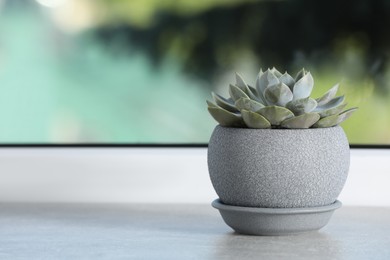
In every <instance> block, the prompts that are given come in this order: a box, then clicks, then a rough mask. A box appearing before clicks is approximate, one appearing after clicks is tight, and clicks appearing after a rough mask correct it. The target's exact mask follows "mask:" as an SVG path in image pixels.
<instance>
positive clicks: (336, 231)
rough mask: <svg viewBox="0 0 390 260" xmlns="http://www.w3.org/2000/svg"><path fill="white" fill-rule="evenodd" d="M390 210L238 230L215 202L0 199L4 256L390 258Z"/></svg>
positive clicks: (343, 212)
mask: <svg viewBox="0 0 390 260" xmlns="http://www.w3.org/2000/svg"><path fill="white" fill-rule="evenodd" d="M389 234H390V208H374V207H371V208H370V207H366V208H358V207H353V208H350V207H343V208H341V209H339V210H337V211H336V212H335V213H334V216H333V217H332V219H331V220H330V222H329V224H328V225H327V226H326V227H324V228H323V229H321V230H320V231H318V232H310V233H306V234H301V235H297V236H283V237H257V236H245V235H238V234H236V233H234V232H233V231H232V230H231V229H230V228H229V227H228V226H227V225H226V224H225V223H223V221H222V219H221V216H220V215H219V213H218V211H217V210H216V209H214V208H212V207H211V206H210V205H191V204H190V205H169V204H168V205H147V204H142V205H126V204H122V205H121V204H116V205H112V204H106V205H101V204H4V203H3V204H0V259H2V260H8V259H11V260H15V259H29V260H31V259H146V260H148V259H159V260H160V259H169V260H175V259H180V260H182V259H196V260H198V259H206V260H207V259H234V260H237V259H240V260H241V259H288V260H291V259H310V260H313V259H316V260H317V259H348V260H349V259H351V260H359V259H365V260H366V259H370V260H376V259H390V246H389V245H390V236H389Z"/></svg>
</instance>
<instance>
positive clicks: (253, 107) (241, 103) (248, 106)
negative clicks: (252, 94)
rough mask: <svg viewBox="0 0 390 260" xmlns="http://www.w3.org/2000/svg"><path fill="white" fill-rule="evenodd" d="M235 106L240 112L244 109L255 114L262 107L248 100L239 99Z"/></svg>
mask: <svg viewBox="0 0 390 260" xmlns="http://www.w3.org/2000/svg"><path fill="white" fill-rule="evenodd" d="M235 106H236V107H237V108H238V109H239V110H240V111H242V110H243V109H244V110H248V111H252V112H257V111H259V110H260V109H262V108H263V107H264V105H263V104H261V103H259V102H257V101H255V100H252V99H249V98H240V99H239V100H237V101H236V103H235Z"/></svg>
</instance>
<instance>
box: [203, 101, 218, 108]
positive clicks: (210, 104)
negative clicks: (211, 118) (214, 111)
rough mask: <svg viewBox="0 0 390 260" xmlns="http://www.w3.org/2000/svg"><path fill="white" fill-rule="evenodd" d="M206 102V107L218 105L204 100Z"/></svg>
mask: <svg viewBox="0 0 390 260" xmlns="http://www.w3.org/2000/svg"><path fill="white" fill-rule="evenodd" d="M206 103H207V106H208V107H218V106H217V105H216V104H214V103H213V102H211V101H209V100H206Z"/></svg>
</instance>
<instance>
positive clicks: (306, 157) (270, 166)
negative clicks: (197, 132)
mask: <svg viewBox="0 0 390 260" xmlns="http://www.w3.org/2000/svg"><path fill="white" fill-rule="evenodd" d="M349 160H350V155H349V144H348V140H347V138H346V136H345V133H344V131H343V129H342V128H341V127H339V126H337V127H331V128H316V129H248V128H231V127H222V126H217V127H216V128H215V129H214V132H213V134H212V136H211V139H210V142H209V148H208V167H209V173H210V178H211V181H212V183H213V186H214V189H215V191H216V192H217V194H218V196H219V198H220V199H221V200H222V202H223V203H225V204H229V205H236V206H248V207H270V208H293V207H315V206H324V205H329V204H332V203H333V202H334V201H335V200H336V199H337V197H338V195H339V194H340V192H341V190H342V188H343V186H344V184H345V181H346V178H347V175H348V169H349Z"/></svg>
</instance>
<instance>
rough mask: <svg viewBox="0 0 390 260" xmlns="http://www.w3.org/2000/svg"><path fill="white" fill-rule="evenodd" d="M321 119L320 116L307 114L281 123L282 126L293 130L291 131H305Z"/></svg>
mask: <svg viewBox="0 0 390 260" xmlns="http://www.w3.org/2000/svg"><path fill="white" fill-rule="evenodd" d="M319 119H320V115H319V114H317V113H307V114H303V115H300V116H296V117H292V118H289V119H286V120H284V121H283V122H282V123H281V126H282V127H284V128H291V129H295V128H298V129H299V128H301V129H305V128H310V127H311V126H312V125H314V124H315V123H316V122H317V121H318V120H319Z"/></svg>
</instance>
